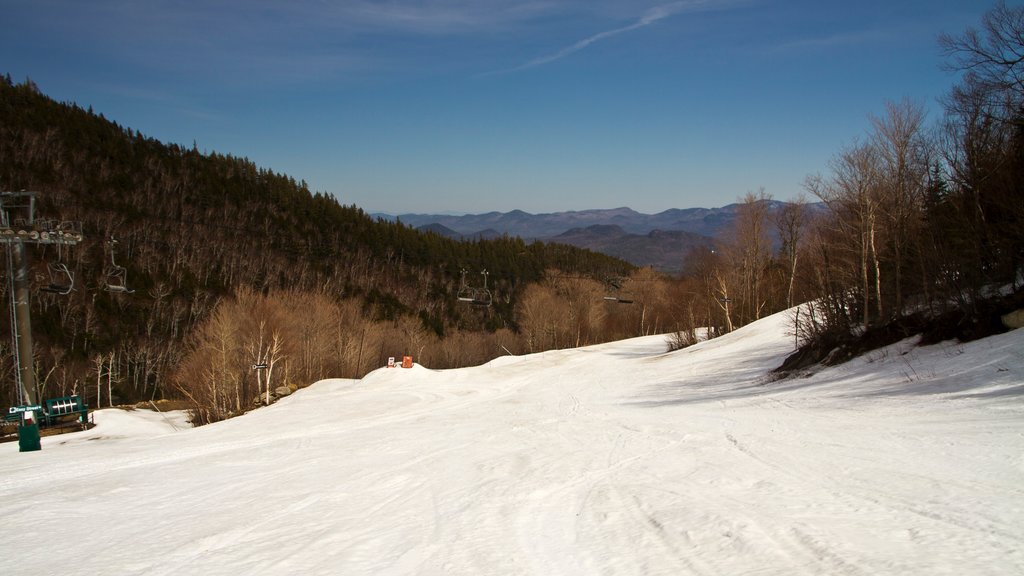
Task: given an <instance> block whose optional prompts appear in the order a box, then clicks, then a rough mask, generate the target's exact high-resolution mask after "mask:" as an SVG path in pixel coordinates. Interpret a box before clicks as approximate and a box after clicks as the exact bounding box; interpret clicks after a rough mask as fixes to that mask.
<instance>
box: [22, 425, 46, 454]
mask: <svg viewBox="0 0 1024 576" xmlns="http://www.w3.org/2000/svg"><path fill="white" fill-rule="evenodd" d="M42 448H43V447H42V445H41V444H40V443H39V424H27V425H24V426H18V451H19V452H32V451H33V450H41V449H42Z"/></svg>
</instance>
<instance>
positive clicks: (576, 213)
mask: <svg viewBox="0 0 1024 576" xmlns="http://www.w3.org/2000/svg"><path fill="white" fill-rule="evenodd" d="M772 204H773V207H774V205H781V204H783V203H782V202H778V201H772ZM738 206H739V205H738V204H729V205H727V206H723V207H721V208H670V209H668V210H665V211H662V212H658V213H657V214H645V213H642V212H637V211H636V210H633V209H632V208H628V207H621V208H611V209H591V210H573V211H566V212H549V213H541V214H531V213H529V212H524V211H522V210H512V211H510V212H486V213H483V214H463V215H458V216H456V215H446V214H400V215H397V216H396V215H389V214H375V215H374V216H378V217H381V218H385V219H389V220H394V219H397V220H401V221H402V222H403V223H404V224H407V225H409V226H412V227H414V228H420V227H423V226H426V225H429V224H440V225H442V226H444V227H446V228H448V229H450V230H452V231H454V232H456V233H458V234H461V235H463V236H474V235H477V234H479V233H480V232H481V231H483V230H487V229H493V230H495V231H496V232H497V233H499V234H508V235H510V236H518V237H520V238H523V239H524V240H533V239H544V238H551V237H554V236H558V235H559V234H562V233H564V232H567V231H569V230H572V229H573V228H586V227H588V226H593V225H604V224H613V225H616V226H619V227H620V228H622V230H623V231H625V232H627V233H629V234H648V233H650V232H653V231H654V230H679V231H685V232H693V233H696V234H700V235H703V236H711V237H714V236H716V235H718V234H719V233H720V232H722V231H723V230H724V229H726V228H727V227H728V226H730V225H731V224H732V222H733V220H734V219H735V216H736V209H737V207H738Z"/></svg>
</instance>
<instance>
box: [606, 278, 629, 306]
mask: <svg viewBox="0 0 1024 576" xmlns="http://www.w3.org/2000/svg"><path fill="white" fill-rule="evenodd" d="M605 284H606V285H607V290H606V294H605V295H604V301H605V302H615V303H617V304H632V303H633V297H632V296H631V295H629V294H628V293H627V294H620V293H619V291H620V290H622V279H621V278H608V279H606V280H605Z"/></svg>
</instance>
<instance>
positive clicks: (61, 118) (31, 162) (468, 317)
mask: <svg viewBox="0 0 1024 576" xmlns="http://www.w3.org/2000/svg"><path fill="white" fill-rule="evenodd" d="M0 190H7V191H17V190H32V191H36V192H38V206H37V210H36V212H37V218H50V219H56V220H61V221H79V222H81V223H82V226H83V233H84V236H85V241H84V242H82V243H81V244H79V245H78V246H75V247H72V248H68V247H63V248H62V249H59V250H58V249H57V248H55V247H52V246H51V247H46V248H42V247H39V248H33V249H30V250H29V251H30V258H31V259H32V260H33V274H34V276H35V278H34V280H35V282H34V284H35V286H36V287H37V288H38V286H45V285H46V283H47V275H48V267H47V266H48V264H50V263H62V264H64V265H66V266H67V267H68V269H69V270H70V271H71V273H72V275H73V277H74V281H75V284H74V290H73V291H72V292H71V293H70V294H68V295H64V296H61V295H54V294H47V293H43V292H38V291H36V290H34V291H33V295H32V311H33V325H34V332H35V338H36V343H37V346H36V349H37V354H36V355H37V358H36V366H37V372H38V374H39V381H40V383H41V384H40V385H41V386H42V387H43V388H44V390H43V391H42V394H41V397H49V396H55V395H60V394H64V393H69V392H71V391H78V392H79V393H85V392H86V390H87V389H86V386H88V387H89V388H88V390H89V395H90V401H91V402H93V403H102V404H104V405H106V404H107V403H109V402H110V401H111V398H110V396H111V395H112V396H113V397H114V398H113V400H114V401H130V400H136V399H140V398H147V399H148V398H151V397H161V396H164V395H173V394H175V393H176V392H175V387H174V386H171V384H170V380H169V377H170V376H171V375H172V374H175V373H179V372H180V371H181V370H182V369H184V368H186V367H187V366H188V365H189V356H190V352H191V351H194V350H197V349H199V348H200V346H197V344H196V342H194V339H196V338H198V337H199V336H198V333H199V332H201V329H202V328H203V326H204V323H208V321H209V320H210V318H211V314H212V313H213V312H214V310H215V309H217V306H218V304H219V303H221V302H226V301H232V302H233V301H235V300H236V296H237V295H238V293H239V291H244V292H245V294H247V295H248V297H249V298H250V299H251V298H257V299H263V300H265V302H264V304H266V303H268V302H272V303H279V304H280V308H281V310H285V311H289V312H290V313H292V314H298V315H300V316H302V317H304V318H306V319H309V317H310V314H311V313H313V312H314V311H315V310H314V308H311V307H309V306H311V304H310V299H314V300H316V299H319V300H317V302H318V303H319V304H317V305H318V306H327V307H333V308H336V310H334V314H335V315H336V316H337V319H336V320H335V322H336V323H337V322H342V321H343V320H342V319H344V322H346V323H347V326H333V327H332V328H333V330H332V331H331V332H332V333H333V335H332V336H330V337H331V338H333V339H334V340H335V344H338V345H341V343H343V342H342V341H343V340H345V338H340V337H339V335H338V333H339V332H340V333H343V334H345V335H346V337H350V336H352V334H353V332H354V333H355V335H356V337H357V339H359V340H361V342H360V349H361V350H360V352H361V353H360V354H358V356H359V358H358V359H355V360H353V361H352V362H350V363H344V362H342V359H341V358H340V355H338V354H335V356H336V357H337V358H336V360H334V361H333V362H340V363H341V364H339V365H333V364H331V362H328V360H326V359H324V358H318V359H316V363H318V365H317V366H316V367H314V366H312V365H311V364H310V365H303V366H300V364H299V363H298V362H297V361H296V360H297V358H298V357H299V356H300V353H299V349H300V348H301V347H300V346H298V345H297V343H296V342H295V341H294V340H297V339H299V336H297V335H291V336H292V337H291V339H292V340H293V341H291V342H286V343H285V345H284V347H283V348H281V350H284V349H286V348H287V349H289V350H290V354H289V355H288V356H289V358H290V361H289V362H288V364H287V366H288V369H289V370H290V373H289V374H288V375H287V376H288V378H289V380H291V381H292V382H291V383H294V384H297V385H303V384H305V383H308V380H310V379H315V378H321V377H324V376H355V375H358V374H360V373H362V372H365V371H366V370H368V369H370V368H375V367H376V366H378V365H379V364H378V361H379V356H380V355H385V356H386V355H395V354H399V355H401V354H403V353H412V352H415V350H412V349H410V345H409V343H408V342H407V341H406V340H405V339H402V338H398V337H397V336H396V337H393V339H392V342H391V343H389V342H386V341H384V340H382V337H381V336H380V332H381V330H382V328H381V327H391V328H394V327H396V326H401V327H402V330H401V331H402V332H403V333H404V334H409V333H416V334H421V333H423V334H425V335H429V336H431V337H434V338H441V337H454V336H455V335H456V334H460V333H468V334H481V335H490V336H491V337H493V336H494V335H495V334H499V333H501V332H502V331H510V330H515V329H516V328H517V326H516V321H517V320H516V315H515V309H516V305H517V302H518V299H519V297H520V295H521V294H522V291H523V290H524V288H525V287H526V286H527V285H528V284H530V283H531V282H536V281H538V280H541V279H542V278H543V277H544V276H545V273H548V274H551V271H553V270H558V271H560V272H562V273H572V274H579V275H588V276H594V277H603V276H609V275H623V274H627V273H629V271H630V270H631V266H629V265H628V264H626V263H624V262H621V261H618V260H615V259H612V258H609V257H606V256H603V255H601V254H597V253H593V252H588V251H585V250H580V249H576V248H573V247H569V246H561V245H556V244H544V243H532V244H526V243H524V242H523V241H521V240H519V239H515V238H500V239H495V240H481V241H476V242H457V241H453V240H450V239H446V238H443V237H441V236H438V235H435V234H429V233H421V232H418V231H416V230H413V229H411V228H409V227H406V226H404V225H402V224H399V223H392V222H386V221H381V220H375V219H372V218H371V217H369V216H368V215H367V214H365V213H364V212H363V211H362V210H360V209H359V208H357V207H355V206H345V205H343V204H341V203H339V202H338V201H337V200H336V199H335V198H334V197H332V196H330V195H328V194H325V193H321V192H312V191H310V190H309V188H308V186H307V185H306V183H305V182H302V181H296V180H295V179H294V178H292V177H289V176H286V175H283V174H277V173H275V172H273V171H271V170H269V169H266V168H261V167H258V166H256V165H255V164H253V163H252V162H251V161H249V160H247V159H244V158H236V157H232V156H225V155H221V154H218V153H205V152H200V151H199V150H197V149H196V148H195V147H192V148H186V147H182V146H178V145H175V144H165V143H162V142H158V141H156V140H154V139H152V138H148V137H146V136H144V135H143V134H140V133H138V132H136V131H133V130H131V129H130V128H125V127H121V126H119V125H118V124H116V123H115V122H112V121H110V120H107V119H105V118H104V117H103V116H102V115H101V114H95V113H94V112H93V111H92V110H83V109H82V108H80V107H78V106H77V105H75V104H67V103H59V102H55V101H53V100H52V99H50V98H48V97H47V96H45V95H43V94H42V93H40V91H39V89H38V88H37V87H36V86H35V85H34V84H33V83H32V82H31V81H26V82H25V83H22V84H15V83H14V82H12V80H11V79H10V78H9V77H7V78H2V79H0ZM111 239H116V241H117V242H116V244H113V243H111V242H110V240H111ZM112 258H116V261H117V264H118V265H121V266H124V267H125V268H126V269H127V275H126V283H127V285H128V287H129V288H130V289H131V290H133V291H134V292H133V293H131V294H126V293H111V292H109V291H106V290H104V289H103V287H104V284H105V282H106V279H107V275H108V274H109V271H110V265H111V259H112ZM463 269H465V270H466V271H467V275H466V278H467V280H466V283H467V284H469V285H481V284H482V282H483V281H484V280H485V279H486V280H487V282H488V288H489V289H490V291H491V293H492V294H493V302H492V305H491V306H489V307H474V306H469V305H466V304H465V303H462V302H459V301H458V300H457V298H456V295H457V293H458V291H459V288H460V284H461V271H462V270H463ZM484 270H486V271H487V272H488V275H487V276H486V277H484V276H483V275H482V272H483V271H484ZM4 295H5V302H6V301H7V300H6V298H7V292H6V285H5V293H4ZM303 304H305V305H306V307H305V308H303V307H302V305H303ZM321 312H322V311H321ZM343 312H344V313H343ZM253 314H255V312H254V310H252V309H250V310H247V311H246V313H245V314H244V316H247V317H250V318H249V319H250V320H252V321H254V322H256V323H257V324H261V325H262V326H263V328H265V329H266V334H267V341H268V342H269V341H270V340H271V339H272V338H273V336H274V334H275V333H276V334H278V336H279V339H281V340H283V339H284V336H283V331H284V324H286V323H287V322H283V321H282V322H278V324H281V325H277V324H275V322H274V318H273V317H274V314H271V313H270V312H266V311H264V312H261V313H259V314H257V315H256V316H254V315H253ZM278 316H280V314H278ZM318 319H320V320H323V319H324V318H323V317H320V318H318ZM235 320H238V319H235ZM371 325H375V326H376V327H377V328H375V329H371V328H370V326H371ZM258 328H259V327H257V329H253V330H252V332H253V333H262V332H261V329H258ZM232 331H233V333H234V334H236V335H237V334H238V333H242V332H248V331H249V329H248V328H246V327H243V326H241V325H239V326H235V327H233V328H232ZM309 336H310V335H309V334H307V335H306V336H305V337H309ZM371 336H372V338H371ZM371 340H372V341H373V343H374V344H373V345H371V344H370V341H371ZM0 345H2V346H3V350H4V358H3V359H2V361H0V364H2V367H3V368H2V370H4V371H5V374H4V378H3V382H4V384H3V386H4V393H3V395H2V397H0V402H5V403H13V402H14V400H15V399H16V397H15V395H14V394H13V389H12V388H11V387H10V383H9V381H10V378H7V377H6V376H8V375H9V374H8V373H7V372H6V371H10V370H11V366H12V362H11V361H10V358H9V355H10V340H9V339H8V338H5V339H4V341H3V342H2V344H0ZM507 346H508V347H511V346H512V343H511V342H509V343H508V344H507ZM237 347H238V350H236V351H235V352H234V354H233V355H235V356H242V355H244V354H243V352H244V349H245V345H244V344H242V342H241V340H240V341H239V342H238V343H237ZM493 348H494V350H488V352H491V355H492V356H493V355H496V354H497V353H498V352H497V350H498V348H497V346H494V347H493ZM222 351H223V352H225V353H226V349H224V350H222ZM464 351H465V352H469V351H468V350H464ZM335 352H337V350H335ZM279 353H280V350H279ZM304 353H305V354H308V353H309V352H308V350H306V352H304ZM253 354H255V355H256V356H260V354H259V353H258V352H256V351H254V352H253ZM479 360H480V357H479V354H468V353H467V354H462V355H461V357H460V355H458V354H456V355H454V356H453V357H451V358H448V360H447V361H446V362H444V364H445V365H449V364H450V365H458V364H461V363H464V362H475V361H479ZM309 362H310V363H311V362H313V360H311V359H310V360H309ZM234 363H237V364H238V365H239V366H242V365H245V366H246V367H247V366H248V365H249V364H251V358H238V359H237V362H234ZM197 370H198V371H199V372H198V373H197V374H190V375H187V376H186V377H187V378H197V377H201V376H202V372H203V370H202V369H201V368H197ZM236 377H237V378H245V377H244V376H243V375H242V374H239V375H237V376H236ZM178 388H180V386H178ZM246 400H248V398H247V399H246Z"/></svg>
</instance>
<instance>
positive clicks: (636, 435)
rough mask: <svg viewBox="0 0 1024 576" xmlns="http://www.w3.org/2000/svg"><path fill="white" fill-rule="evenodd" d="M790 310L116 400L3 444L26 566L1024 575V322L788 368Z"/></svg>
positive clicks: (87, 570) (1, 503) (18, 550)
mask: <svg viewBox="0 0 1024 576" xmlns="http://www.w3.org/2000/svg"><path fill="white" fill-rule="evenodd" d="M787 323H788V321H787V317H786V316H785V315H784V314H781V315H776V316H773V317H771V318H768V319H765V320H762V321H760V322H757V323H755V324H752V325H750V326H747V327H745V328H743V329H741V330H738V331H736V332H735V333H733V334H731V335H728V336H724V337H722V338H718V339H715V340H711V341H708V342H704V343H701V344H699V345H696V346H693V347H691V348H688V349H685V350H681V351H678V352H673V353H667V352H665V350H666V340H665V338H664V337H647V338H638V339H634V340H628V341H624V342H617V343H612V344H606V345H601V346H593V347H588V348H582V349H575V350H564V351H553V352H546V353H542V354H534V355H530V356H522V357H504V358H500V359H498V360H495V361H493V362H491V363H490V364H487V365H485V366H480V367H476V368H467V369H460V370H446V371H432V370H428V369H425V368H423V367H420V366H415V367H414V368H412V369H401V368H396V369H380V370H377V371H375V372H373V373H371V374H369V375H368V376H367V377H365V378H363V379H362V380H358V381H355V380H327V381H323V382H319V383H317V384H315V385H313V386H311V387H310V388H307V389H304V390H301V391H299V392H298V393H296V394H294V395H292V396H291V397H288V398H285V399H283V400H281V401H280V402H278V403H277V404H275V405H273V406H271V407H269V408H265V409H261V410H257V411H255V412H252V413H249V414H247V415H245V416H242V417H239V418H235V419H233V420H229V421H226V422H221V423H218V424H214V425H210V426H205V427H202V428H197V429H187V428H185V427H184V426H183V424H182V421H181V418H180V416H181V415H180V414H178V415H172V416H173V418H177V419H176V420H174V419H172V420H168V419H166V418H164V417H163V416H161V415H159V414H156V413H153V412H147V411H142V410H139V411H134V412H120V411H111V410H103V411H99V412H97V413H96V421H97V426H96V427H95V428H94V429H92V430H89V431H87V432H81V433H75V434H65V435H62V436H53V437H45V438H43V441H42V445H43V449H42V450H41V451H39V452H26V453H20V452H18V445H17V443H16V442H15V443H7V444H3V445H0V469H2V474H0V518H2V521H0V542H3V544H2V546H0V573H2V574H33V575H35V574H118V575H129V574H153V575H157V574H167V575H174V576H177V575H181V574H202V575H204V576H210V575H215V574H344V575H356V574H358V575H362V574H387V575H392V574H397V575H401V574H423V575H441V574H446V575H448V574H451V575H474V576H478V575H488V574H494V575H499V574H500V575H506V574H507V575H515V574H537V575H561V574H564V575H577V574H579V575H589V574H628V575H634V574H664V575H686V574H708V575H711V574H720V575H729V576H738V575H744V574H747V575H749V574H758V575H762V574H778V575H791V574H827V575H832V574H850V575H878V574H893V575H896V574H899V575H904V574H920V575H929V576H931V575H936V574H956V575H963V574H977V575H982V574H984V575H991V574H1021V573H1024V529H1022V527H1024V402H1022V396H1024V330H1017V331H1014V332H1010V333H1007V334H1004V335H1000V336H995V337H992V338H988V339H985V340H982V341H978V342H974V343H969V344H958V343H943V344H940V345H936V346H929V347H922V348H917V347H914V346H913V345H912V344H913V342H912V341H907V342H903V343H900V344H898V345H895V346H892V347H889V348H887V349H884V350H880V351H877V352H874V353H872V354H869V355H867V356H865V357H863V358H859V359H856V360H854V361H852V362H850V363H848V364H845V365H842V366H839V367H836V368H830V369H824V370H821V371H819V372H817V373H816V374H814V375H811V376H807V377H798V378H792V379H787V380H781V381H773V380H772V379H771V378H770V377H769V371H770V370H771V369H772V368H774V367H776V366H778V365H779V364H780V363H781V361H782V359H783V358H784V357H785V356H786V355H787V354H788V353H789V352H791V351H792V347H793V340H792V337H791V336H789V335H787V332H788V326H787ZM401 352H402V351H401V350H396V351H395V353H397V354H400V353H401Z"/></svg>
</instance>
